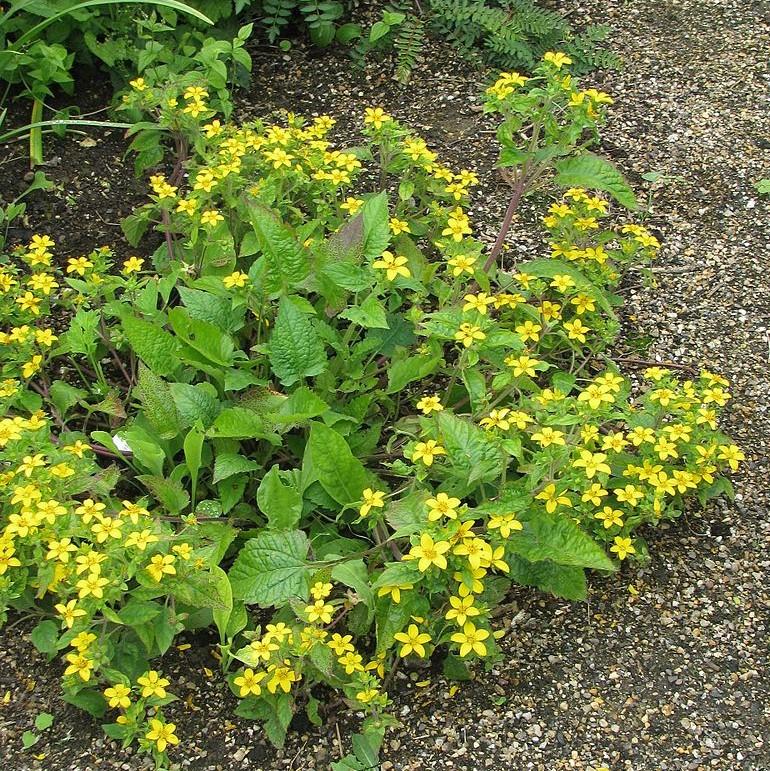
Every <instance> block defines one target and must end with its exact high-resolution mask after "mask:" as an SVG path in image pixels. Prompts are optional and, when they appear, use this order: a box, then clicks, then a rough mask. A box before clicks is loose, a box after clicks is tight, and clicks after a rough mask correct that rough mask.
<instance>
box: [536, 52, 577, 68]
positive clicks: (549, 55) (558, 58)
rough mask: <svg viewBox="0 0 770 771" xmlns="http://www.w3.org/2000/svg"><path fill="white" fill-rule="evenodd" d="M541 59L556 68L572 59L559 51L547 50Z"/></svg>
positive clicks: (570, 62) (570, 61)
mask: <svg viewBox="0 0 770 771" xmlns="http://www.w3.org/2000/svg"><path fill="white" fill-rule="evenodd" d="M543 61H544V62H549V63H550V64H553V66H554V67H556V69H557V70H560V69H561V68H562V67H563V66H564V65H565V64H572V59H570V58H569V56H567V54H564V53H561V52H560V51H558V52H557V51H547V52H546V53H544V54H543Z"/></svg>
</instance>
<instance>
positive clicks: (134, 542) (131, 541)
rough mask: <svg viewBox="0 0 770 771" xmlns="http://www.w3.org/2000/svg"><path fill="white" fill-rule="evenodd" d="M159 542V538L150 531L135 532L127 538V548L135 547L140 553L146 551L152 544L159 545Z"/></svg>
mask: <svg viewBox="0 0 770 771" xmlns="http://www.w3.org/2000/svg"><path fill="white" fill-rule="evenodd" d="M159 540H160V539H159V538H158V536H157V535H154V534H153V533H152V532H151V531H150V530H148V529H145V530H142V531H138V530H135V531H134V532H133V533H130V534H129V536H128V538H126V541H125V546H126V548H130V547H132V546H135V547H136V548H137V549H138V550H139V551H144V550H145V549H146V548H147V547H148V546H149V545H150V544H151V543H157V542H158V541H159Z"/></svg>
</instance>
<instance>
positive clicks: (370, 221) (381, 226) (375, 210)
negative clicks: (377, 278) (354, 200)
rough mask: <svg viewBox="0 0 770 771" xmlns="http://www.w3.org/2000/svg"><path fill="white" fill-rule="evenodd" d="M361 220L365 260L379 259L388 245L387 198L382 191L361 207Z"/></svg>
mask: <svg viewBox="0 0 770 771" xmlns="http://www.w3.org/2000/svg"><path fill="white" fill-rule="evenodd" d="M360 216H361V218H362V220H363V254H364V258H365V259H368V260H369V259H374V258H375V257H379V256H380V255H381V254H382V253H383V252H384V251H385V250H386V249H387V248H388V244H389V243H390V225H389V217H388V196H387V195H386V193H385V192H384V191H383V192H381V193H378V194H377V195H375V196H372V197H371V198H370V199H369V200H368V201H366V203H365V204H364V205H363V206H362V207H361V212H360Z"/></svg>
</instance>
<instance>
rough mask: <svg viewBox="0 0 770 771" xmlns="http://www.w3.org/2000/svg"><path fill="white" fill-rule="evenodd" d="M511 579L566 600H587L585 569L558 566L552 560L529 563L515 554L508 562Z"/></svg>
mask: <svg viewBox="0 0 770 771" xmlns="http://www.w3.org/2000/svg"><path fill="white" fill-rule="evenodd" d="M507 562H508V565H509V567H510V568H511V573H510V575H511V578H512V579H513V580H514V581H516V583H519V584H523V585H524V586H536V587H537V588H538V589H540V590H541V591H543V592H548V593H549V594H553V595H554V596H556V597H562V598H564V599H565V600H584V599H585V598H586V577H585V571H584V569H583V568H578V567H573V566H570V565H557V564H556V563H555V562H551V561H550V560H543V561H541V562H529V561H528V560H525V559H523V558H522V557H518V556H516V555H515V554H514V555H511V557H510V558H509V559H508V560H507Z"/></svg>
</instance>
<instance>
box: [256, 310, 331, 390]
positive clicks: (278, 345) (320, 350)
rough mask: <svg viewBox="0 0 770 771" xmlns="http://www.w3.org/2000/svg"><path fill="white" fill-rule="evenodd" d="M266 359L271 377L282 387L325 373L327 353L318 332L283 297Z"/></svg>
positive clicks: (302, 314)
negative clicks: (271, 372) (272, 374)
mask: <svg viewBox="0 0 770 771" xmlns="http://www.w3.org/2000/svg"><path fill="white" fill-rule="evenodd" d="M268 356H269V358H270V367H271V368H272V370H273V373H274V374H275V376H276V377H277V378H278V379H279V380H280V381H281V383H282V384H283V385H284V386H290V385H293V384H294V383H296V382H298V381H299V380H302V379H303V378H306V377H313V376H315V375H320V374H321V373H322V372H323V371H324V370H325V369H326V364H327V359H326V351H325V349H324V345H323V342H322V341H321V338H320V336H319V335H318V332H317V331H316V329H315V327H314V326H313V325H312V324H311V323H310V321H309V320H308V318H307V316H306V315H305V314H304V313H302V312H301V311H299V310H298V309H297V306H296V305H294V303H292V302H291V301H290V300H289V299H288V298H286V297H282V298H281V302H280V305H279V308H278V318H277V319H276V321H275V327H274V329H273V332H272V334H271V336H270V344H269V352H268Z"/></svg>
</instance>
